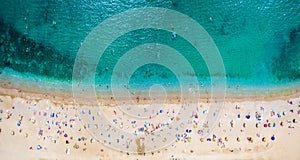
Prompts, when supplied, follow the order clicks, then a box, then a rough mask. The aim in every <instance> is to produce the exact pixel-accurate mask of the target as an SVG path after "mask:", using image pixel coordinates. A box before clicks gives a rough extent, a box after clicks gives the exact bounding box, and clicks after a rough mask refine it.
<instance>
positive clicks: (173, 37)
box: [172, 31, 177, 39]
mask: <svg viewBox="0 0 300 160" xmlns="http://www.w3.org/2000/svg"><path fill="white" fill-rule="evenodd" d="M176 37H177V34H176V32H175V31H173V32H172V39H175V38H176Z"/></svg>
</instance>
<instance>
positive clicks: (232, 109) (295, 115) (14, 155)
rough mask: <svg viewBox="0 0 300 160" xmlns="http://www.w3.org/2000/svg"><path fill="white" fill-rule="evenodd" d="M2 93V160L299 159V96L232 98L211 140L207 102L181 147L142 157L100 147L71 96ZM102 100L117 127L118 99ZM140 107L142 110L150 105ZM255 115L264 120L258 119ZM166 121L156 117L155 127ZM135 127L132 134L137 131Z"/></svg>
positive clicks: (181, 140)
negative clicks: (206, 129) (205, 124)
mask: <svg viewBox="0 0 300 160" xmlns="http://www.w3.org/2000/svg"><path fill="white" fill-rule="evenodd" d="M0 93H1V96H0V99H1V102H0V109H1V113H0V118H1V122H0V129H1V133H0V138H1V141H0V158H1V159H37V160H44V159H45V160H46V159H97V160H99V159H101V160H106V159H107V160H109V159H113V160H116V159H151V160H152V159H172V160H175V159H177V160H178V159H180V160H182V159H188V160H191V159H197V160H198V159H247V160H248V159H295V160H296V159H300V148H299V147H298V146H299V143H300V137H299V133H300V127H299V124H298V123H297V122H298V121H299V119H300V97H299V95H297V93H293V94H290V95H286V93H285V95H284V96H275V97H267V98H260V99H254V98H248V99H247V97H243V98H242V99H240V98H236V99H234V98H233V97H231V98H228V99H226V102H225V105H224V107H223V108H222V111H221V112H220V114H219V119H218V120H217V124H216V126H215V127H213V128H211V130H210V133H209V135H208V136H207V137H201V134H198V130H199V129H201V126H202V123H203V122H202V119H201V118H205V114H206V111H207V110H209V104H210V102H209V103H207V101H206V98H203V99H201V101H200V104H199V108H198V111H197V115H198V116H199V117H198V120H199V123H198V124H197V125H196V126H195V127H191V128H188V129H190V130H191V131H190V133H182V136H179V137H178V139H177V140H178V142H176V141H174V143H172V144H170V145H169V146H167V147H165V148H163V149H161V150H156V151H153V152H147V153H145V154H143V155H138V154H135V153H127V152H121V151H118V150H114V149H111V148H110V147H107V145H104V144H103V143H101V142H98V141H97V137H94V136H93V135H92V134H90V133H91V132H90V131H89V129H88V127H87V126H86V124H85V122H83V121H82V119H81V118H82V117H81V116H80V109H81V107H82V105H76V103H75V102H74V99H73V98H72V97H71V96H70V95H66V96H63V95H59V96H57V95H56V96H55V95H51V94H44V93H37V92H28V91H26V92H25V91H21V92H20V91H18V90H17V89H14V88H13V87H6V88H5V87H3V86H2V87H1V88H0ZM99 100H100V101H103V102H105V103H103V104H104V110H103V112H104V113H105V114H106V115H107V119H108V120H109V121H111V122H112V124H113V119H115V118H116V117H118V116H119V111H118V110H117V107H116V106H114V105H108V104H113V100H111V99H110V98H108V97H107V98H102V99H99ZM140 103H141V104H140V105H141V106H143V105H144V103H146V102H140ZM217 103H218V102H217ZM176 104H178V100H177V99H176V96H171V97H169V99H168V100H167V103H166V106H167V107H166V108H164V112H163V113H157V115H158V116H162V117H163V116H166V115H167V114H168V113H166V110H167V108H169V109H171V110H172V108H176V106H177V105H176ZM86 107H88V106H86ZM256 113H257V114H259V115H260V116H259V117H256V115H257V114H256ZM114 114H115V115H114ZM174 114H175V113H174ZM120 115H122V114H120ZM114 116H115V117H114ZM248 116H250V117H248ZM171 117H172V115H171ZM247 117H248V118H249V119H248V118H247ZM122 118H123V120H124V121H123V122H124V124H123V123H122V125H124V126H126V125H127V124H126V123H127V122H128V121H125V116H123V117H122ZM155 118H156V119H155ZM258 119H260V120H258ZM121 121H122V120H121ZM137 121H139V120H137ZM161 121H162V119H161V118H158V117H154V118H153V120H152V121H151V123H153V124H155V123H158V122H161ZM143 122H144V121H143V120H142V121H141V124H142V123H143ZM281 122H282V123H281ZM128 123H129V122H128ZM256 124H257V126H256ZM118 125H120V122H119V121H118ZM130 125H131V124H130V123H129V124H128V126H129V128H128V131H130V132H131V131H134V130H136V129H137V128H138V127H131V126H130ZM136 125H137V126H138V125H139V122H137V123H136ZM231 125H232V126H231ZM264 125H266V126H264ZM208 127H210V126H208ZM273 136H274V137H273ZM272 137H273V138H275V140H272ZM111 138H114V137H111ZM201 138H203V139H201ZM214 138H215V139H214ZM237 138H239V142H238V141H237ZM249 138H250V139H249ZM263 138H265V142H264V141H263V140H262V139H263ZM208 139H210V140H211V141H209V140H208ZM201 140H202V141H203V142H201ZM251 141H252V142H251ZM132 145H135V144H134V143H133V144H132ZM108 146H109V145H108ZM145 147H146V148H147V147H148V146H145Z"/></svg>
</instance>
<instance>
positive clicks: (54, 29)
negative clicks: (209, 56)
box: [0, 0, 300, 86]
mask: <svg viewBox="0 0 300 160" xmlns="http://www.w3.org/2000/svg"><path fill="white" fill-rule="evenodd" d="M139 7H164V8H168V9H173V10H176V11H178V12H181V13H183V14H186V15H188V16H190V17H191V18H193V19H194V20H196V21H197V22H198V23H199V24H200V25H202V26H203V27H204V29H205V30H206V31H207V32H208V33H209V34H210V36H211V37H212V38H213V40H214V42H215V43H216V45H217V47H218V49H219V51H220V53H221V56H222V59H223V62H224V65H225V70H226V78H227V81H228V83H229V84H231V83H235V84H237V85H240V84H247V85H250V86H251V85H252V86H257V85H259V86H269V85H274V84H275V85H276V84H282V83H286V84H288V82H294V81H299V80H300V68H299V66H300V2H299V1H298V0H289V1H284V0H279V1H274V0H269V1H262V2H259V3H257V2H254V1H250V0H248V1H227V2H224V1H222V0H212V1H186V0H183V1H175V0H173V1H155V0H146V1H137V2H136V1H86V0H81V1H52V0H49V1H47V2H44V1H39V0H26V1H25V0H22V1H21V0H15V1H10V0H2V2H1V6H0V15H1V23H0V25H1V26H0V33H1V37H0V38H1V39H0V42H1V43H0V45H1V46H0V52H1V54H0V58H1V60H0V67H1V68H2V69H4V68H10V69H13V70H14V71H17V72H11V73H12V74H21V75H22V76H36V77H37V78H39V77H41V76H44V77H46V79H49V80H51V79H58V80H60V81H70V80H71V79H72V69H73V65H74V60H75V58H76V54H77V51H78V49H79V47H80V45H81V42H83V41H84V39H85V37H86V36H87V35H88V34H89V32H90V31H91V30H92V29H93V28H94V27H96V26H97V25H98V24H100V23H101V22H103V21H104V20H106V19H107V18H109V17H111V16H113V15H116V14H117V13H121V12H123V11H126V10H128V9H132V8H139ZM145 43H162V44H165V45H168V46H171V47H173V48H175V49H176V50H178V52H180V53H181V54H182V55H184V56H185V57H186V59H187V60H188V61H189V62H190V63H191V65H192V67H193V68H194V70H195V72H196V76H197V78H198V80H199V82H201V83H206V82H207V81H209V80H210V75H209V72H208V70H207V67H206V64H205V62H204V61H203V59H202V57H201V56H200V55H199V54H198V53H197V52H196V50H195V48H193V47H192V45H191V44H189V43H188V42H187V41H186V40H185V39H184V38H183V37H180V36H178V37H177V38H176V39H175V40H172V38H171V33H170V32H167V31H163V30H158V29H142V30H136V31H132V32H129V33H127V34H125V35H122V36H121V37H119V38H118V39H116V40H115V41H114V42H113V43H112V44H111V45H110V46H109V48H107V50H106V51H105V53H104V55H103V57H101V59H100V62H99V65H98V68H97V72H96V73H95V75H96V83H97V84H99V85H100V84H101V85H102V84H103V85H107V84H110V78H111V74H112V71H113V68H114V66H115V64H116V63H117V61H118V60H119V59H120V57H121V56H122V55H124V54H125V53H126V52H127V51H129V50H130V49H132V48H134V47H136V46H138V45H141V44H145ZM170 60H171V59H170ZM5 71H8V72H9V71H10V70H9V69H5ZM27 73H31V74H27ZM183 76H191V75H189V74H183ZM130 83H131V84H132V86H140V85H142V86H150V85H153V84H157V83H160V84H163V85H171V86H178V80H177V79H176V76H175V75H174V74H173V73H172V72H171V71H170V70H168V69H167V68H166V67H164V66H159V65H154V64H153V65H146V66H142V67H140V68H139V69H137V70H136V72H135V73H134V75H132V76H131V79H130Z"/></svg>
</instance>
